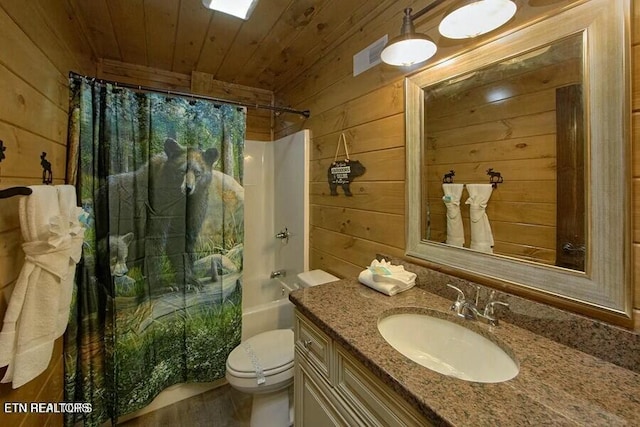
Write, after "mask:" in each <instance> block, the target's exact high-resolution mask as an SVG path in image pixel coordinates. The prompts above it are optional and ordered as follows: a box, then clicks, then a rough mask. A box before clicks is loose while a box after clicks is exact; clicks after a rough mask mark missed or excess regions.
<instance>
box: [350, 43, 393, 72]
mask: <svg viewBox="0 0 640 427" xmlns="http://www.w3.org/2000/svg"><path fill="white" fill-rule="evenodd" d="M388 40H389V35H387V34H385V35H384V37H382V38H381V39H379V40H376V41H375V42H373V43H371V44H370V45H369V46H367V47H365V48H364V49H362V50H361V51H360V52H358V53H356V54H355V55H353V77H355V76H357V75H358V74H360V73H363V72H365V71H367V70H368V69H369V68H371V67H374V66H376V65H378V64H379V63H381V62H382V60H381V59H380V53H382V49H384V47H385V45H386V44H387V41H388Z"/></svg>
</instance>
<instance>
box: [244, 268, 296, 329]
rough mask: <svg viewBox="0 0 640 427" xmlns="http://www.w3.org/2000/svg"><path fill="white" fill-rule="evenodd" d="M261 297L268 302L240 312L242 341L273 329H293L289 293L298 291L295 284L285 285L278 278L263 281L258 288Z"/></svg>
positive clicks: (291, 305) (285, 283)
mask: <svg viewBox="0 0 640 427" xmlns="http://www.w3.org/2000/svg"><path fill="white" fill-rule="evenodd" d="M260 287H261V288H262V289H263V290H267V292H263V295H264V294H265V293H266V295H267V296H269V297H270V300H269V301H267V302H264V303H260V304H256V305H253V306H251V307H246V308H243V310H242V341H244V340H246V339H247V338H251V337H252V336H254V335H257V334H259V333H260V332H265V331H269V330H273V329H287V328H288V329H291V328H293V304H292V303H291V302H290V301H289V293H290V292H292V291H294V290H296V289H298V285H297V284H296V283H287V282H285V281H283V280H280V279H278V278H276V279H268V280H266V281H263V282H262V283H261V286H260Z"/></svg>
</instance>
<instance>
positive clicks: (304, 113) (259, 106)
mask: <svg viewBox="0 0 640 427" xmlns="http://www.w3.org/2000/svg"><path fill="white" fill-rule="evenodd" d="M69 76H70V77H74V76H75V77H82V78H85V79H89V80H92V81H97V82H100V83H108V84H112V85H114V86H116V87H124V88H127V89H134V90H138V91H141V92H157V93H164V94H167V95H173V96H179V97H182V98H191V99H202V100H205V101H213V102H219V103H222V104H231V105H237V106H240V107H246V108H255V109H260V110H271V111H275V112H277V113H293V114H299V115H301V116H304V117H305V118H307V119H308V118H309V116H310V115H311V112H310V111H309V110H296V109H294V108H288V107H276V106H273V105H265V104H249V103H248V102H240V101H233V100H231V99H224V98H215V97H212V96H206V95H196V94H192V93H187V92H178V91H172V90H167V89H157V88H153V87H149V86H141V85H134V84H129V83H119V82H115V81H110V80H104V79H99V78H97V77H91V76H83V75H81V74H77V73H74V72H70V73H69Z"/></svg>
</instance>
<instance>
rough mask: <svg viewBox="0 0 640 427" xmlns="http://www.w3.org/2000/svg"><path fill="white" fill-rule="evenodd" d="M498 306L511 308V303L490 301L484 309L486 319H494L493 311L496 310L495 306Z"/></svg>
mask: <svg viewBox="0 0 640 427" xmlns="http://www.w3.org/2000/svg"><path fill="white" fill-rule="evenodd" d="M496 305H501V306H503V307H509V303H506V302H503V301H498V300H493V301H489V302H488V303H487V305H486V306H485V307H484V316H485V317H493V310H494V306H496Z"/></svg>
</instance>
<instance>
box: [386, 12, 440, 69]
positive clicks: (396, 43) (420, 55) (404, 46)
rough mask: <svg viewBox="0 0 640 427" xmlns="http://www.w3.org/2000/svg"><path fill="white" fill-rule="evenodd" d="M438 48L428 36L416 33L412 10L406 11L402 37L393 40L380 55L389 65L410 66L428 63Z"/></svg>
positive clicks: (401, 32)
mask: <svg viewBox="0 0 640 427" xmlns="http://www.w3.org/2000/svg"><path fill="white" fill-rule="evenodd" d="M437 50H438V47H437V46H436V44H435V43H434V42H433V40H431V39H430V38H429V37H428V36H426V35H424V34H420V33H416V31H415V28H414V26H413V18H412V17H411V9H405V10H404V18H403V22H402V29H401V31H400V35H399V36H398V37H395V38H393V39H391V41H390V42H389V43H388V44H387V46H386V47H385V48H384V50H383V51H382V53H381V54H380V59H382V60H383V61H384V62H385V63H387V64H389V65H399V66H409V65H413V64H417V63H418V62H423V61H426V60H427V59H429V58H431V57H432V56H433V55H435V53H436V51H437Z"/></svg>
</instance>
